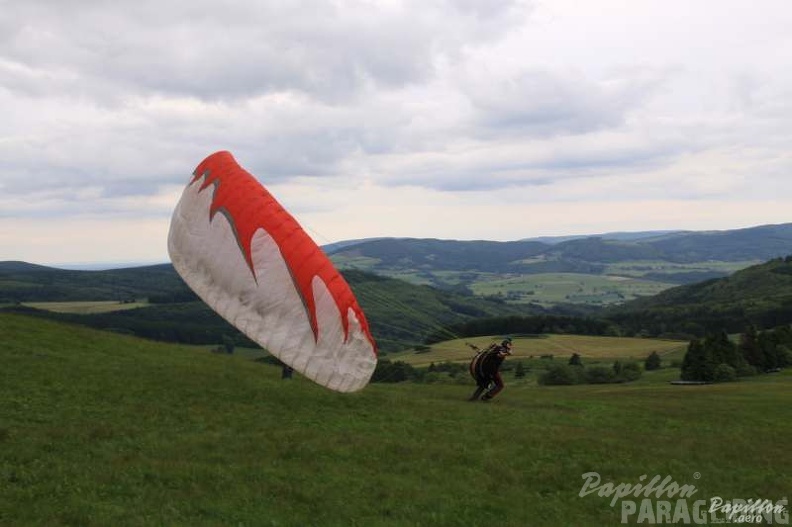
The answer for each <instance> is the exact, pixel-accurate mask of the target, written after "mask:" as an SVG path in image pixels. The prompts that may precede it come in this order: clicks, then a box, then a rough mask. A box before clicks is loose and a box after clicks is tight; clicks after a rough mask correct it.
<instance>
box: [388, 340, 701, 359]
mask: <svg viewBox="0 0 792 527" xmlns="http://www.w3.org/2000/svg"><path fill="white" fill-rule="evenodd" d="M497 341H498V339H493V338H492V337H468V338H463V339H455V340H448V341H445V342H441V343H438V344H434V345H432V346H430V347H429V349H428V351H422V352H419V353H416V352H415V351H412V350H411V351H404V352H399V353H390V354H388V359H390V360H400V361H403V362H406V363H407V364H410V365H411V366H416V367H422V366H429V364H431V363H435V364H437V363H439V362H446V361H450V362H462V363H465V364H467V363H468V362H469V361H470V358H471V357H472V356H473V354H474V353H475V352H474V351H473V350H472V348H470V346H469V345H473V346H476V347H478V348H486V347H487V346H489V345H490V344H491V343H493V342H497ZM687 345H688V343H687V342H683V341H679V340H665V339H649V338H646V339H644V338H628V337H604V336H595V335H536V336H531V337H519V336H517V337H514V348H513V350H512V352H513V353H512V357H511V358H510V359H509V360H510V361H518V360H526V359H550V358H552V359H569V358H570V357H571V356H572V354H574V353H577V354H578V355H580V356H581V358H582V359H583V360H584V361H597V362H600V361H603V360H636V361H643V360H645V359H646V357H648V356H649V355H650V354H651V353H652V352H657V353H658V355H660V356H661V357H665V358H666V360H667V361H669V360H671V359H672V358H673V359H677V360H682V357H683V356H684V351H685V350H686V349H687Z"/></svg>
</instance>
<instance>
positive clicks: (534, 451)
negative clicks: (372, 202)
mask: <svg viewBox="0 0 792 527" xmlns="http://www.w3.org/2000/svg"><path fill="white" fill-rule="evenodd" d="M0 334H1V335H2V336H3V345H2V346H0V364H2V368H0V407H2V412H0V525H14V526H17V525H24V526H37V525H46V526H58V525H75V526H76V525H79V526H107V525H113V526H127V525H131V526H150V525H168V526H182V525H183V526H191V527H195V526H230V525H233V526H238V525H247V526H263V525H280V526H306V525H322V526H355V525H359V526H378V525H387V526H402V525H405V526H412V525H432V526H454V527H457V526H460V525H465V526H479V525H480V526H483V525H504V526H524V525H534V526H545V525H546V526H565V525H566V526H579V525H602V526H607V525H620V524H621V523H620V521H621V518H620V507H619V505H618V504H617V505H616V507H611V506H610V505H609V502H610V499H609V498H602V497H599V496H597V495H596V494H592V495H588V496H584V497H580V496H579V492H580V489H581V486H582V484H583V479H582V474H584V473H586V472H590V471H595V472H598V473H600V474H601V476H602V480H603V482H606V481H613V482H628V483H635V482H637V481H638V479H639V478H640V477H641V476H642V475H644V474H647V475H649V477H650V478H651V477H653V476H654V475H660V476H662V477H665V476H671V477H673V478H674V479H675V480H676V481H677V482H679V484H694V485H695V486H696V488H697V489H698V490H697V494H696V495H695V498H696V499H705V500H709V499H710V498H711V497H714V496H721V497H724V498H725V499H732V498H743V499H745V498H756V497H761V498H766V499H772V500H778V499H781V498H782V497H784V496H788V493H789V485H788V483H789V479H788V477H789V474H790V472H792V460H790V457H789V452H788V447H789V433H790V426H791V425H790V423H792V413H791V412H792V411H791V410H790V409H791V408H792V389H790V388H791V387H792V376H790V375H789V374H788V373H784V374H780V375H770V376H762V377H756V378H752V379H751V380H749V381H744V382H739V383H733V384H724V385H712V386H701V387H682V388H680V387H675V386H670V385H668V384H667V383H666V382H661V381H660V380H657V379H653V377H652V375H650V374H648V373H647V374H645V375H644V377H643V378H642V380H641V381H639V382H636V383H634V384H630V385H618V386H610V385H609V386H576V387H568V388H562V387H557V388H551V387H537V386H534V385H528V384H524V385H518V384H512V385H510V386H508V387H507V389H506V391H504V392H503V394H502V395H501V396H500V397H499V398H498V399H496V400H495V401H494V402H493V403H491V404H484V403H476V404H473V403H467V402H464V398H465V396H466V395H468V392H469V389H470V387H469V386H458V385H415V384H398V385H371V386H369V387H367V388H366V389H365V390H363V391H362V392H359V393H356V394H348V395H343V394H336V393H333V392H330V391H328V390H326V389H324V388H321V387H319V386H316V385H314V384H312V383H310V382H308V381H306V380H304V379H300V378H295V379H293V380H292V381H281V380H280V379H279V371H278V370H277V368H272V367H267V366H263V365H261V364H257V363H254V362H251V361H247V360H241V359H240V358H238V357H228V356H219V355H213V354H210V353H207V352H206V351H204V350H201V349H199V348H190V347H179V346H173V345H166V344H162V343H154V342H148V341H143V340H139V339H135V338H132V337H125V336H119V335H114V334H110V333H103V332H98V331H95V330H91V329H87V328H81V327H76V326H69V325H65V324H60V323H56V322H52V321H46V320H41V319H34V318H28V317H25V316H20V315H11V314H0ZM694 474H696V475H697V476H698V479H696V476H694Z"/></svg>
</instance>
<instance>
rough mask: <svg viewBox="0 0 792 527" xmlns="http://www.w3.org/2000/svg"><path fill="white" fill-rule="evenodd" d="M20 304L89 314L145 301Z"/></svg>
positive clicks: (135, 304) (115, 309) (60, 311)
mask: <svg viewBox="0 0 792 527" xmlns="http://www.w3.org/2000/svg"><path fill="white" fill-rule="evenodd" d="M22 305H24V306H27V307H33V308H36V309H43V310H45V311H54V312H56V313H73V314H77V315H91V314H96V313H110V312H112V311H122V310H125V309H136V308H138V307H145V306H147V305H149V304H148V302H146V301H137V302H118V301H116V300H97V301H86V302H82V301H74V302H23V303H22Z"/></svg>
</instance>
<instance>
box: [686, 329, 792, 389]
mask: <svg viewBox="0 0 792 527" xmlns="http://www.w3.org/2000/svg"><path fill="white" fill-rule="evenodd" d="M789 365H792V327H790V326H780V327H777V328H775V329H771V330H766V331H759V330H757V329H756V327H755V326H749V327H748V328H747V329H746V330H745V332H744V333H742V334H741V335H740V336H739V338H738V339H737V341H736V342H735V341H734V340H732V339H730V338H729V336H728V334H727V333H726V332H725V331H720V332H717V333H712V334H710V335H707V336H706V337H705V338H702V339H693V340H691V341H690V344H689V345H688V349H687V353H685V358H684V360H683V361H682V372H681V378H682V380H683V381H697V382H726V381H733V380H736V379H737V378H738V377H745V376H750V375H756V374H757V373H766V372H772V371H777V370H778V369H780V368H784V367H786V366H789Z"/></svg>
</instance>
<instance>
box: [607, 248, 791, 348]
mask: <svg viewBox="0 0 792 527" xmlns="http://www.w3.org/2000/svg"><path fill="white" fill-rule="evenodd" d="M604 315H605V316H607V317H608V318H609V319H611V320H614V321H616V322H617V323H619V324H620V325H622V326H623V327H625V328H629V329H630V330H631V331H633V332H636V331H644V332H648V333H650V334H654V335H657V334H660V333H663V332H667V331H673V332H680V333H689V334H693V335H701V334H703V333H704V332H706V331H714V330H721V329H725V330H727V331H730V332H741V331H743V330H745V328H746V326H748V325H749V324H754V325H756V326H757V327H759V328H772V327H775V326H779V325H782V324H790V323H792V256H787V257H786V258H776V259H774V260H771V261H769V262H767V263H764V264H761V265H756V266H752V267H749V268H747V269H744V270H741V271H738V272H736V273H734V274H733V275H731V276H729V277H726V278H720V279H714V280H708V281H705V282H701V283H697V284H691V285H687V286H679V287H676V288H673V289H669V290H667V291H664V292H662V293H660V294H658V295H656V296H654V297H650V298H643V299H639V300H635V301H632V302H628V303H626V304H624V305H622V306H618V307H614V308H611V309H609V310H607V311H606V312H605V313H604Z"/></svg>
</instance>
